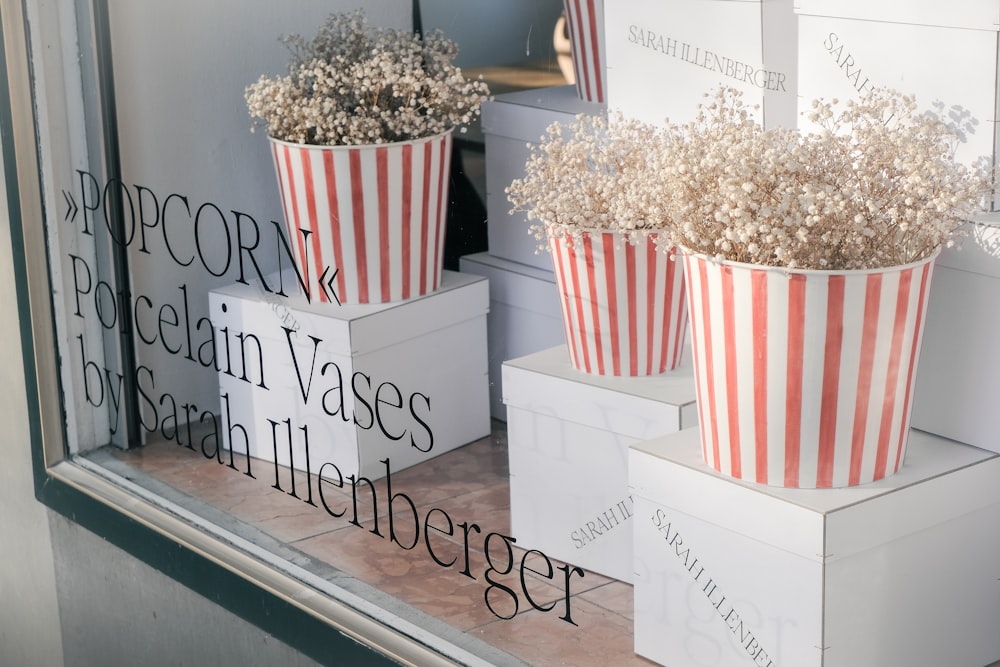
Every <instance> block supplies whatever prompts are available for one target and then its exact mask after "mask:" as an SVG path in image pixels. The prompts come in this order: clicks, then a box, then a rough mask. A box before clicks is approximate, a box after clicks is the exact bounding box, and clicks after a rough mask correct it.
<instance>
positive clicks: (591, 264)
mask: <svg viewBox="0 0 1000 667" xmlns="http://www.w3.org/2000/svg"><path fill="white" fill-rule="evenodd" d="M549 247H550V249H551V251H552V265H553V267H554V269H555V276H556V284H557V285H558V288H559V292H560V294H561V296H562V311H563V324H564V325H565V329H566V343H567V345H568V347H569V357H570V362H571V363H572V365H573V367H574V368H576V369H578V370H581V371H583V372H585V373H592V374H594V375H624V376H642V375H657V374H660V373H665V372H667V371H669V370H673V369H674V368H676V367H677V366H678V365H679V364H680V362H681V354H682V350H683V343H684V334H685V332H686V330H687V323H686V321H687V307H686V305H685V303H684V298H685V296H684V270H683V265H682V263H681V261H680V260H679V259H678V260H676V261H674V260H673V259H671V258H670V257H669V256H668V255H667V254H665V253H663V252H660V251H658V250H657V249H656V244H655V240H654V239H653V238H652V237H650V238H648V239H646V240H642V241H640V242H638V243H637V244H634V245H633V244H629V243H626V242H624V241H623V240H622V238H621V236H620V235H618V234H615V233H611V232H605V233H603V234H584V235H583V236H582V237H581V238H578V239H573V238H570V237H566V236H559V235H556V234H551V233H550V234H549Z"/></svg>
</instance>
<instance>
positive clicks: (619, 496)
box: [503, 345, 697, 581]
mask: <svg viewBox="0 0 1000 667" xmlns="http://www.w3.org/2000/svg"><path fill="white" fill-rule="evenodd" d="M689 357H690V355H689V354H688V355H687V358H686V360H685V362H684V363H682V365H681V367H680V368H678V369H677V370H675V371H672V372H670V373H666V374H664V375H659V376H649V377H607V376H597V375H588V374H586V373H582V372H580V371H577V370H575V369H574V368H573V367H572V366H570V362H569V357H568V352H567V350H566V346H565V345H562V346H560V347H556V348H552V349H549V350H543V351H542V352H538V353H536V354H533V355H529V356H527V357H522V358H520V359H514V360H511V361H508V362H506V363H505V364H504V366H503V388H504V402H505V403H506V404H507V449H508V456H509V460H510V521H511V535H512V536H513V537H514V538H515V539H517V544H518V546H520V547H523V548H525V549H538V550H540V551H543V552H545V553H546V554H548V555H550V556H553V557H555V558H559V559H561V560H563V561H566V562H569V563H573V564H574V565H579V566H581V567H584V568H586V569H588V570H591V571H593V572H597V573H599V574H604V575H607V576H609V577H613V578H615V579H619V580H621V581H631V578H632V534H631V525H632V523H633V522H632V520H631V515H632V499H631V498H630V495H629V490H628V447H629V445H630V444H633V443H635V442H639V441H641V440H646V439H649V438H653V437H657V436H660V435H663V434H667V433H673V432H675V431H677V430H679V429H682V428H686V427H688V426H691V425H692V424H694V423H696V421H697V410H696V407H695V390H694V375H693V373H692V370H691V364H690V361H689Z"/></svg>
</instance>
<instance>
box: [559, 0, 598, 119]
mask: <svg viewBox="0 0 1000 667" xmlns="http://www.w3.org/2000/svg"><path fill="white" fill-rule="evenodd" d="M563 7H564V8H565V9H566V31H567V32H568V33H569V41H570V52H571V55H572V58H573V73H574V75H575V83H576V92H577V95H578V96H579V97H580V99H582V100H585V101H587V102H604V101H605V96H606V93H607V91H606V88H607V76H606V69H605V68H606V62H605V47H604V0H564V1H563Z"/></svg>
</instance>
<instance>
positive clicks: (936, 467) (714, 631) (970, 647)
mask: <svg viewBox="0 0 1000 667" xmlns="http://www.w3.org/2000/svg"><path fill="white" fill-rule="evenodd" d="M700 448H701V445H700V443H699V436H698V430H697V429H688V430H685V431H682V432H681V433H678V434H674V435H672V436H667V437H664V438H659V439H656V440H652V441H649V442H645V443H641V444H638V445H635V446H634V447H633V448H632V450H631V454H630V461H629V470H630V473H629V479H630V484H631V488H632V493H633V498H634V500H635V517H634V521H635V525H634V539H635V579H634V582H633V583H634V587H635V588H634V591H635V598H634V604H635V649H636V652H637V653H639V654H640V655H642V656H645V657H647V658H649V659H651V660H654V661H656V662H659V663H661V664H664V665H701V664H711V665H720V666H730V665H731V666H733V667H739V666H742V665H751V664H754V665H761V666H767V665H796V667H810V666H816V667H818V666H820V665H822V666H823V667H856V666H858V665H914V666H925V667H932V666H937V665H968V666H970V667H972V666H979V665H985V664H988V663H991V662H992V661H994V660H996V659H997V658H1000V634H998V633H997V631H996V629H997V627H1000V595H998V592H1000V581H998V579H1000V561H998V560H997V553H998V552H1000V485H998V484H997V483H996V482H997V479H998V475H1000V456H998V455H997V454H995V453H992V452H987V451H985V450H982V449H978V448H975V447H969V446H966V445H962V444H959V443H956V442H953V441H949V440H944V439H942V438H937V437H935V436H932V435H929V434H926V433H921V432H919V431H914V432H913V433H912V435H911V439H910V450H909V452H908V454H907V460H906V464H905V465H904V466H903V467H902V469H901V470H900V471H899V472H898V473H897V474H896V475H895V476H893V477H889V478H886V479H884V480H880V481H878V482H873V483H871V484H866V485H862V486H857V487H851V488H845V489H787V488H776V487H768V486H763V485H756V484H753V483H751V482H742V481H738V480H733V479H731V478H728V477H725V476H722V475H720V474H719V473H716V472H715V471H713V470H711V469H709V468H708V467H707V466H706V465H705V464H704V463H702V460H701V450H700Z"/></svg>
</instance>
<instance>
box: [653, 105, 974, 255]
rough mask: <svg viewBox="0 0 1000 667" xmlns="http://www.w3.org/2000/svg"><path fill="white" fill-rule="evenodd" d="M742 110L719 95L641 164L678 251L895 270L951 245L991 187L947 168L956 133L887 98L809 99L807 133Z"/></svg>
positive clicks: (960, 168) (671, 130) (966, 169)
mask: <svg viewBox="0 0 1000 667" xmlns="http://www.w3.org/2000/svg"><path fill="white" fill-rule="evenodd" d="M751 111H752V109H750V108H748V107H747V106H746V104H745V103H744V102H743V100H742V98H741V93H740V92H738V91H736V90H733V89H729V88H722V89H719V90H718V91H717V92H716V94H715V95H714V96H710V101H708V102H707V103H705V104H702V105H701V106H700V107H699V113H698V116H697V118H696V119H695V120H694V121H693V122H691V123H686V124H673V123H668V124H667V133H668V137H667V140H666V142H664V143H661V144H660V148H661V150H657V151H655V152H653V153H651V154H650V155H649V156H648V158H649V160H650V162H651V163H655V164H651V167H652V171H653V172H654V173H655V174H656V175H655V179H654V181H653V182H652V183H651V185H650V187H651V188H653V189H654V190H656V191H657V192H659V193H661V194H662V195H663V197H664V201H663V202H662V205H663V206H664V207H666V208H667V209H668V211H669V214H670V217H671V218H672V224H671V229H672V235H671V236H672V240H673V242H674V243H676V244H677V245H680V246H682V247H684V248H686V249H687V250H690V251H693V252H697V253H701V254H705V255H709V256H713V257H715V258H717V259H726V260H731V261H737V262H745V263H751V264H757V265H768V266H780V267H786V268H797V269H821V270H843V269H874V268H881V267H888V266H899V265H904V264H908V263H911V262H914V261H918V260H920V259H923V258H925V257H928V256H929V255H930V254H931V253H933V252H934V251H935V250H936V249H937V248H938V247H940V246H950V245H952V244H953V243H954V242H955V240H956V239H957V238H958V237H959V236H961V235H962V234H963V233H964V227H965V225H964V223H965V222H966V221H968V220H969V219H971V217H972V216H973V215H974V214H975V213H976V212H977V211H979V210H981V209H982V203H983V201H984V200H985V198H986V197H987V196H988V194H989V191H990V187H991V185H992V177H993V170H992V169H990V168H988V167H986V166H985V165H980V166H978V167H975V168H973V167H970V166H965V165H962V164H959V163H957V162H956V161H955V160H954V157H953V156H954V149H955V146H956V143H957V141H958V136H959V135H958V132H957V131H956V130H954V129H953V128H951V127H949V126H948V125H947V124H946V123H944V122H942V121H941V120H940V119H938V118H937V117H935V116H933V115H931V114H929V113H920V112H919V111H918V110H917V106H916V102H915V101H914V99H913V98H912V97H909V96H905V95H902V94H900V93H898V92H896V91H892V90H885V89H876V90H873V91H870V92H869V93H868V94H867V95H866V96H864V97H863V98H862V99H860V100H858V101H848V102H846V103H845V104H843V105H840V104H839V103H838V102H837V100H832V101H830V102H826V101H823V100H817V101H815V102H813V104H812V112H811V113H810V114H809V120H811V121H812V122H813V123H815V124H816V125H817V128H818V129H817V131H814V132H810V133H804V132H800V131H798V130H793V129H785V128H774V129H767V130H765V129H763V128H762V127H761V126H760V124H759V123H757V122H756V121H755V120H754V118H753V116H752V113H751Z"/></svg>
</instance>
